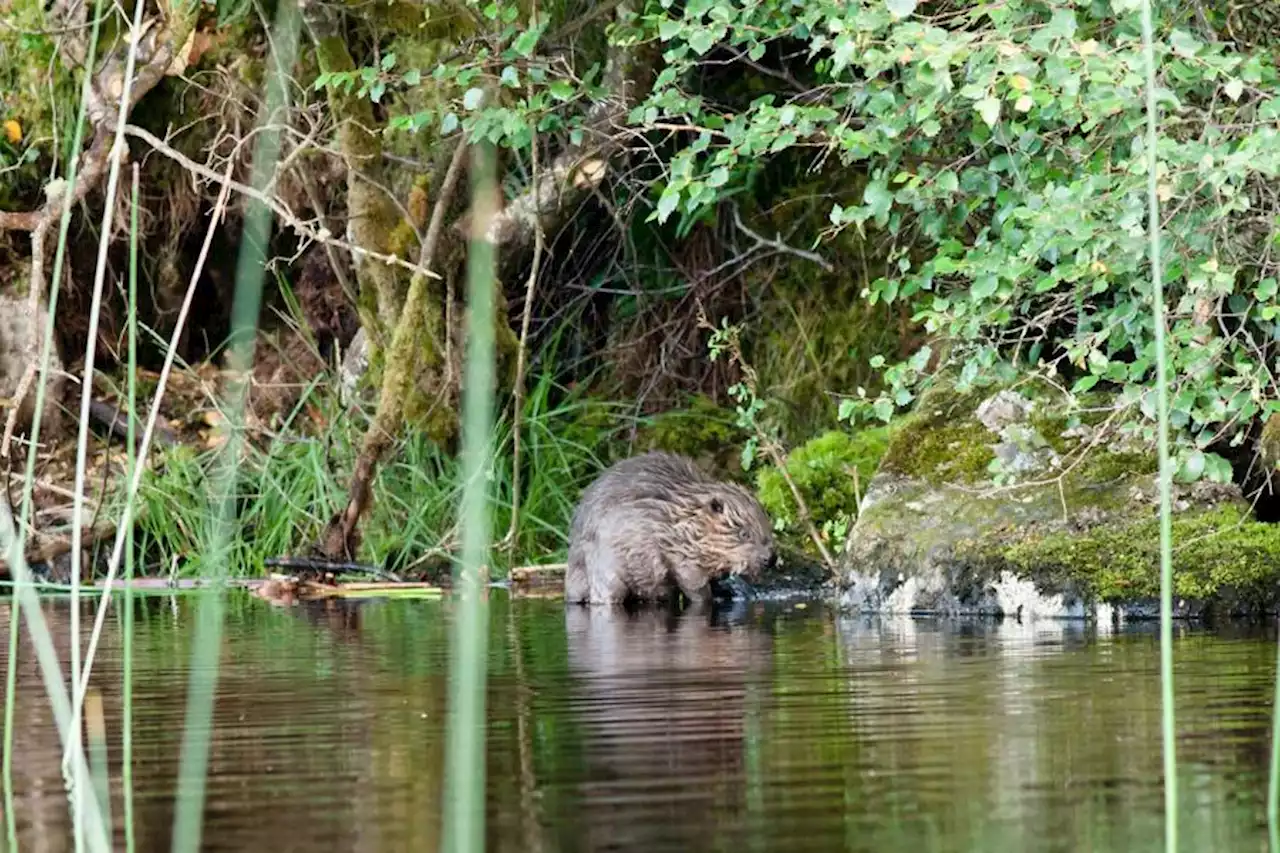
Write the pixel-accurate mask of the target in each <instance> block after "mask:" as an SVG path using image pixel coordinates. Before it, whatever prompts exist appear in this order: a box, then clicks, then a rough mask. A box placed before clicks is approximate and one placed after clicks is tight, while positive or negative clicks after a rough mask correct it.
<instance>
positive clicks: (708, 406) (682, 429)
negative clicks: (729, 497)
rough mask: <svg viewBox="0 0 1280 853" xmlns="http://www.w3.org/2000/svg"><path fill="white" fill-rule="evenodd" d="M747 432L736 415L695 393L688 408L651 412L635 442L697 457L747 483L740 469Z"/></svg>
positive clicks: (724, 474)
mask: <svg viewBox="0 0 1280 853" xmlns="http://www.w3.org/2000/svg"><path fill="white" fill-rule="evenodd" d="M747 435H748V434H747V432H746V431H745V430H744V429H742V428H741V427H740V426H738V418H737V414H736V413H735V412H734V411H733V410H731V409H727V408H725V407H724V406H719V405H716V403H715V402H714V401H713V400H712V399H711V398H710V397H706V396H703V395H697V396H694V397H692V398H691V399H690V400H689V405H688V407H687V408H681V409H672V410H670V411H666V412H661V413H659V414H657V415H654V416H653V418H652V419H651V420H650V422H649V424H648V426H646V427H645V428H644V429H642V430H640V432H639V435H638V436H637V444H638V445H639V446H640V447H642V448H646V449H649V450H665V451H667V452H669V453H680V454H682V455H684V456H688V457H690V458H691V459H694V460H697V461H698V462H700V463H701V464H703V465H704V466H705V467H707V468H708V469H709V470H711V471H714V472H715V473H716V474H718V475H720V476H723V477H727V478H729V479H732V480H738V481H740V482H744V483H745V482H746V475H745V474H744V472H743V470H742V446H743V443H744V442H745V441H746V440H747Z"/></svg>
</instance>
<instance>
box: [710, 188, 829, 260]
mask: <svg viewBox="0 0 1280 853" xmlns="http://www.w3.org/2000/svg"><path fill="white" fill-rule="evenodd" d="M733 224H734V225H736V226H738V230H739V231H741V232H742V233H743V234H746V235H747V236H748V237H750V238H751V239H752V240H755V241H756V244H757V246H763V247H766V248H769V249H773V250H774V251H776V252H781V253H782V254H784V255H795V256H796V257H797V258H802V259H803V260H806V261H811V262H812V263H815V264H817V265H818V266H820V267H822V268H823V269H824V270H826V271H827V272H835V267H833V266H831V262H830V261H828V260H827V259H826V258H824V257H822V256H821V255H819V254H815V253H814V252H806V251H805V250H804V249H797V248H795V247H794V246H788V245H787V244H786V243H784V242H782V239H781V237H778V238H775V239H773V240H769V239H766V238H764V237H761V236H760V235H759V234H757V233H756V232H754V231H752V230H751V229H750V228H748V227H747V226H746V225H745V224H744V223H743V221H742V214H741V212H740V211H739V210H738V206H737V205H736V204H735V205H733ZM747 251H748V252H750V251H751V250H750V249H748V250H747Z"/></svg>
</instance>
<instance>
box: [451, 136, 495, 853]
mask: <svg viewBox="0 0 1280 853" xmlns="http://www.w3.org/2000/svg"><path fill="white" fill-rule="evenodd" d="M458 144H459V145H465V144H466V142H465V141H464V140H459V142H458ZM471 157H472V160H471V210H472V212H473V216H474V219H473V223H474V224H473V231H472V234H471V240H470V246H469V252H468V257H467V303H468V306H469V309H470V311H469V319H468V325H467V350H466V365H465V368H464V371H465V373H464V376H465V379H464V384H463V400H462V462H463V491H462V504H461V512H460V516H461V522H462V562H461V565H460V566H458V567H457V569H456V571H455V575H454V591H455V597H456V600H457V607H456V609H455V611H454V618H453V623H452V625H451V626H450V638H449V712H448V713H449V716H448V723H447V725H446V729H445V730H446V734H447V738H448V740H447V742H446V752H445V800H444V831H443V836H442V839H441V849H442V850H445V851H457V853H476V851H480V850H483V849H484V799H485V798H484V791H485V756H484V749H485V738H484V734H485V666H486V658H485V655H486V654H487V648H486V643H487V638H488V633H487V632H488V616H489V614H488V611H487V609H486V608H487V604H488V603H487V601H486V597H487V596H486V586H487V584H486V583H485V581H486V575H487V573H488V568H487V566H488V553H489V546H490V542H491V535H492V528H491V524H492V522H491V519H490V508H489V495H488V482H489V476H488V475H489V468H490V462H491V456H492V447H493V444H492V436H491V431H492V423H493V394H494V331H493V323H494V316H493V314H494V299H493V289H494V287H495V285H496V279H495V267H494V261H495V258H494V246H493V244H492V243H491V242H490V241H489V240H488V239H487V231H488V225H489V222H490V219H491V218H492V216H493V215H494V213H495V212H496V210H497V205H496V204H495V203H494V200H495V195H496V193H497V191H498V188H497V183H496V180H495V174H494V153H493V149H492V147H491V146H489V145H487V144H485V143H477V144H476V145H475V146H474V147H473V149H472V151H471Z"/></svg>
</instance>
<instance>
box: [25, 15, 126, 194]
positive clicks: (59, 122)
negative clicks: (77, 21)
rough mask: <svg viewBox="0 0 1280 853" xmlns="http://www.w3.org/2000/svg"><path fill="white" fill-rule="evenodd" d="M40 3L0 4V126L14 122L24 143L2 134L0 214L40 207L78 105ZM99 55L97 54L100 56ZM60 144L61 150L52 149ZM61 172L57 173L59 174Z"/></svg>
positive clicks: (74, 84)
mask: <svg viewBox="0 0 1280 853" xmlns="http://www.w3.org/2000/svg"><path fill="white" fill-rule="evenodd" d="M43 5H44V4H42V3H40V2H39V0H12V2H10V3H0V14H2V15H3V16H4V26H0V57H4V59H3V60H0V122H8V121H13V122H16V123H17V125H18V127H19V128H20V129H21V131H22V138H21V140H19V141H17V142H11V141H10V140H9V139H8V137H7V135H6V133H5V132H3V131H0V175H3V177H0V210H26V209H32V208H36V207H39V206H40V205H41V204H42V203H43V202H44V198H43V195H42V193H41V191H40V190H41V187H42V186H43V184H44V182H45V180H46V179H47V177H48V174H49V166H50V163H51V162H52V161H53V158H54V156H55V155H56V156H58V157H59V158H63V157H65V156H66V154H67V152H66V150H65V149H66V147H67V145H68V143H69V141H70V139H71V136H72V131H73V130H74V128H75V118H76V106H77V105H78V104H79V92H78V84H77V82H76V80H75V77H74V76H73V75H72V73H71V72H69V71H68V70H67V69H66V66H65V65H64V63H62V62H61V61H59V60H58V56H57V39H58V38H59V36H57V35H55V34H53V33H54V31H55V30H56V29H57V22H56V21H53V20H51V19H49V18H47V17H46V15H45V13H44V8H43ZM99 56H101V53H99ZM55 140H60V141H61V144H62V146H63V149H64V150H62V151H55V150H54V141H55ZM63 171H65V169H64V168H59V169H58V172H59V173H60V174H61V173H62V172H63Z"/></svg>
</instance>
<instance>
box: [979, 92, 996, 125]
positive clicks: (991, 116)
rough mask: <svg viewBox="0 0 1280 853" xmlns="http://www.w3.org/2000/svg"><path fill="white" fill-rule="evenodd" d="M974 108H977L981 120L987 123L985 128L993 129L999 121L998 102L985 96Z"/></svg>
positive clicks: (989, 96)
mask: <svg viewBox="0 0 1280 853" xmlns="http://www.w3.org/2000/svg"><path fill="white" fill-rule="evenodd" d="M974 106H975V107H977V110H978V114H979V115H981V116H982V120H983V121H984V122H986V123H987V127H995V124H996V122H997V121H999V120H1000V100H999V99H998V98H994V97H992V96H991V95H987V97H985V98H983V99H982V100H981V101H978V103H977V104H975V105H974Z"/></svg>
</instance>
